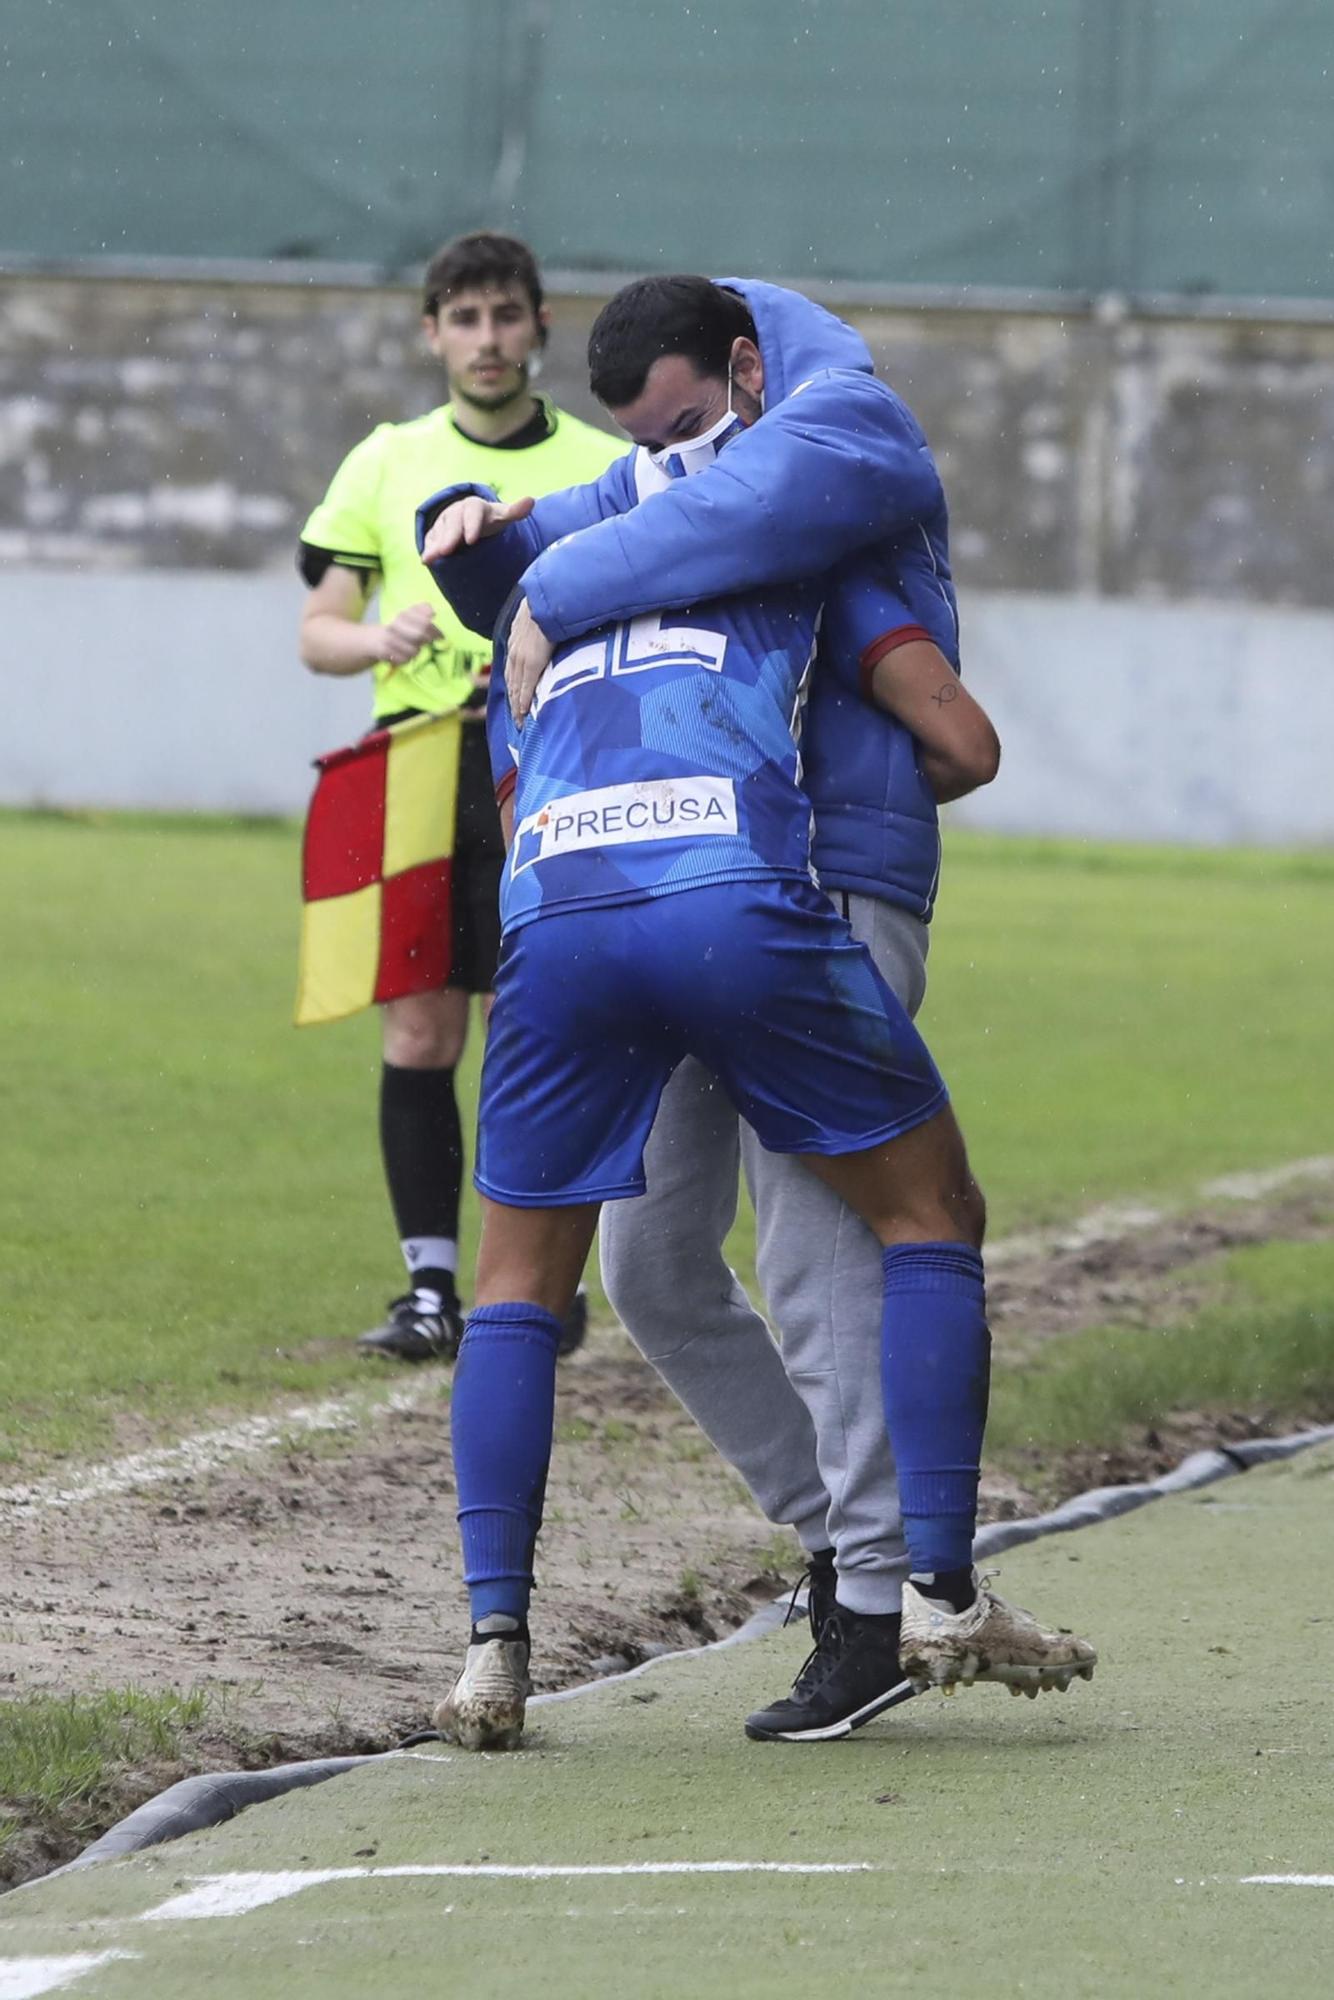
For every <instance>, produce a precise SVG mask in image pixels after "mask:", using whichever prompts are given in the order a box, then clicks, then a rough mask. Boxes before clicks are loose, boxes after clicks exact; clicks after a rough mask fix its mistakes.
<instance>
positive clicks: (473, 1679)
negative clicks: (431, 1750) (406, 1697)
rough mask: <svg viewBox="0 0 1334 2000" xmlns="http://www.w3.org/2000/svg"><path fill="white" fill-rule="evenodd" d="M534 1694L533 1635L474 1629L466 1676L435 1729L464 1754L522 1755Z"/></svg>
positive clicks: (441, 1710)
mask: <svg viewBox="0 0 1334 2000" xmlns="http://www.w3.org/2000/svg"><path fill="white" fill-rule="evenodd" d="M531 1692H532V1684H531V1682H530V1681H529V1679H528V1634H527V1632H526V1631H524V1630H523V1629H522V1628H520V1629H518V1630H516V1631H510V1632H506V1633H504V1634H501V1635H495V1634H484V1633H481V1632H479V1631H478V1630H477V1629H476V1627H474V1629H473V1634H472V1638H471V1639H470V1641H469V1643H468V1656H467V1658H466V1660H465V1661H464V1663H463V1672H462V1673H461V1674H460V1675H459V1677H458V1679H457V1680H456V1681H455V1683H454V1685H453V1687H452V1688H451V1689H450V1691H449V1693H448V1694H447V1695H446V1696H445V1698H444V1700H443V1701H442V1702H441V1703H440V1705H439V1707H438V1708H437V1709H436V1711H435V1726H436V1728H437V1729H438V1730H439V1731H440V1734H441V1735H442V1736H443V1737H444V1739H445V1741H446V1743H457V1744H458V1745H459V1746H460V1748H461V1749H464V1750H517V1749H518V1747H519V1740H520V1738H521V1737H522V1735H523V1718H524V1710H525V1708H526V1706H527V1702H528V1696H529V1695H530V1694H531Z"/></svg>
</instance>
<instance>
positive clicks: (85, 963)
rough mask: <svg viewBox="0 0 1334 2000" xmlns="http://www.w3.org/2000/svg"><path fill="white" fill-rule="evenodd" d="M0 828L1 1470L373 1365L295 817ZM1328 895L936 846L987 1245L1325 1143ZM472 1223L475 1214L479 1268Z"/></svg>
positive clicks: (372, 1289) (1195, 861) (1118, 860)
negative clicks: (295, 1004) (302, 993)
mask: <svg viewBox="0 0 1334 2000" xmlns="http://www.w3.org/2000/svg"><path fill="white" fill-rule="evenodd" d="M0 822H2V823H0V838H3V841H4V844H5V849H6V879H7V882H8V884H10V885H11V901H10V909H9V916H10V923H9V937H10V948H9V952H8V957H7V963H6V1006H5V1010H4V1016H3V1021H0V1116H2V1117H3V1119H4V1122H5V1129H6V1131H7V1132H8V1133H9V1134H10V1135H11V1139H10V1144H9V1145H8V1146H7V1147H6V1148H5V1149H4V1153H3V1156H2V1157H0V1203H3V1206H4V1209H5V1213H6V1217H7V1224H8V1233H7V1242H6V1249H5V1266H6V1268H5V1291H6V1327H7V1332H8V1335H9V1337H8V1339H7V1340H6V1341H5V1343H4V1344H3V1348H2V1349H0V1404H2V1405H3V1407H4V1409H5V1412H6V1421H5V1425H4V1429H3V1434H2V1435H0V1450H4V1449H7V1450H8V1452H9V1453H10V1455H11V1456H18V1457H21V1458H22V1459H23V1460H24V1461H25V1464H27V1463H32V1462H37V1461H40V1459H41V1458H42V1457H43V1456H44V1455H46V1454H48V1453H50V1452H52V1451H60V1450H63V1451H76V1452H88V1451H98V1452H101V1451H105V1450H108V1449H111V1448H112V1447H113V1446H114V1445H116V1444H118V1443H120V1444H123V1443H127V1442H133V1443H137V1442H139V1441H140V1440H141V1439H142V1437H143V1435H144V1432H145V1431H148V1432H149V1433H157V1434H161V1433H163V1432H168V1431H170V1430H172V1429H182V1428H194V1427H197V1426H198V1425H199V1424H200V1423H202V1422H203V1421H205V1420H207V1419H211V1418H212V1417H213V1416H214V1415H216V1414H217V1413H219V1412H223V1411H227V1410H238V1409H239V1410H246V1409H253V1408H256V1407H265V1406H267V1405H268V1404H270V1403H271V1402H272V1401H273V1399H274V1398H275V1397H277V1396H280V1395H284V1394H296V1395H299V1396H302V1397H309V1396H313V1395H319V1394H321V1393H324V1392H327V1391H328V1390H330V1389H334V1388H338V1387H341V1386H345V1385H347V1384H349V1383H350V1382H352V1381H354V1380H356V1379H359V1377H362V1376H364V1364H362V1363H360V1362H359V1361H358V1359H357V1357H356V1356H355V1354H354V1351H353V1348H352V1337H353V1336H354V1335H355V1334H356V1333H357V1332H359V1331H360V1330H361V1329H362V1328H363V1327H365V1326H368V1325H370V1324H372V1323H373V1322H374V1321H375V1320H376V1319H377V1318H378V1317H379V1315H380V1312H381V1310H382V1308H383V1305H384V1302H385V1300H386V1299H387V1298H388V1297H389V1296H390V1294H391V1293H392V1292H394V1291H397V1290H398V1289H399V1288H400V1287H401V1285H402V1283H403V1278H402V1273H401V1266H400V1265H399V1262H398V1253H397V1247H396V1245H395V1242H394V1238H393V1229H392V1224H391V1222H390V1220H389V1217H388V1213H387V1207H386V1201H385V1195H384V1190H383V1186H382V1183H381V1175H380V1168H379V1160H378V1151H377V1144H376V1137H375V1117H376V1090H377V1077H378V1070H379V1050H378V1036H377V1031H376V1025H375V1023H374V1021H373V1020H372V1019H371V1018H370V1017H369V1016H365V1017H361V1018H359V1019H356V1020H354V1021H351V1022H348V1023H344V1024H340V1025H338V1026H335V1027H330V1028H318V1029H307V1030H304V1031H302V1032H300V1033H298V1032H297V1031H296V1030H294V1029H293V1028H292V1027H291V1026H290V1019H291V1005H292V988H293V978H294V954H295V940H296V925H297V907H296V897H297V879H298V836H297V831H296V829H295V828H293V827H291V826H287V825H281V824H276V823H268V824H264V823H261V824H258V825H248V826H247V825H242V826H235V825H227V824H225V823H220V822H214V821H199V822H190V821H182V820H181V819H179V818H175V819H166V820H163V821H154V820H151V819H144V818H142V817H136V818H128V819H125V820H121V819H117V818H115V817H105V816H103V817H98V818H89V819H73V818H59V817H53V816H22V815H13V814H9V815H2V816H0ZM1332 877H1334V862H1331V861H1330V860H1329V859H1328V857H1316V856H1296V857H1292V856H1286V855H1283V854H1275V855H1270V854H1237V855H1232V854H1229V855H1206V856H1201V855H1196V854H1192V853H1183V854H1170V853H1165V852H1163V851H1160V850H1152V849H1150V850H1137V849H1114V848H1102V847H1099V848H1087V849H1076V850H1072V849H1071V848H1069V847H1068V846H1061V845H1053V846H1051V847H1047V846H1044V845H1041V844H1036V843H1031V842H1015V843H1008V842H1004V841H998V840H980V839H978V838H976V837H972V836H968V837H964V836H951V837H950V838H949V839H948V840H947V851H946V867H945V889H944V894H943V897H942V903H941V910H940V915H939V917H938V920H937V923H936V925H935V926H934V933H933V944H932V955H931V981H932V983H931V992H930V994H929V996H928V1000H927V1005H926V1009H925V1012H924V1015H923V1021H924V1025H925V1027H926V1030H927V1033H928V1036H929V1038H930V1039H931V1041H932V1044H933V1047H934V1048H935V1050H936V1052H937V1054H938V1055H939V1057H940V1060H941V1063H942V1066H943V1067H944V1069H945V1072H946V1074H947V1076H948V1077H949V1079H950V1082H951V1085H952V1088H953V1090H954V1093H955V1098H956V1102H957V1104H958V1107H959V1111H960V1114H961V1116H962V1119H963V1122H964V1125H965V1128H966V1130H967V1133H968V1137H969V1142H970V1147H971V1151H972V1156H973V1160H974V1164H975V1167H976V1169H977V1171H978V1172H979V1174H980V1176H981V1178H982V1180H983V1182H984V1184H985V1186H986V1188H987V1192H988V1196H989V1199H990V1203H991V1214H992V1229H993V1234H1004V1233H1005V1232H1006V1231H1008V1230H1009V1229H1012V1228H1014V1227H1016V1226H1018V1225H1020V1224H1021V1223H1027V1222H1030V1221H1035V1220H1042V1219H1047V1218H1050V1217H1053V1216H1070V1215H1074V1214H1077V1213H1080V1212H1081V1211H1083V1210H1084V1209H1085V1208H1086V1207H1087V1206H1089V1205H1090V1204H1091V1203H1092V1202H1095V1201H1098V1200H1102V1199H1105V1198H1111V1197H1116V1198H1126V1197H1128V1198H1132V1199H1138V1198H1143V1197H1148V1198H1151V1199H1155V1200H1157V1199H1168V1200H1172V1199H1178V1198H1183V1197H1186V1196H1189V1195H1190V1194H1191V1193H1192V1192H1193V1190H1194V1189H1195V1188H1196V1186H1198V1184H1199V1182H1200V1181H1201V1179H1202V1178H1206V1177H1207V1176H1208V1175H1210V1174H1214V1173H1222V1172H1225V1171H1230V1170H1238V1169H1247V1168H1253V1167H1263V1166H1265V1165H1268V1164H1272V1163H1274V1162H1277V1161H1281V1160H1286V1159H1291V1158H1295V1157H1300V1156H1302V1155H1307V1154H1311V1153H1314V1152H1319V1151H1323V1150H1325V1149H1326V1148H1327V1146H1328V1123H1327V1117H1326V1111H1325V1105H1324V1103H1323V1100H1322V1097H1321V1093H1320V1092H1319V1091H1317V1090H1316V1089H1314V1088H1313V1087H1312V1081H1311V1080H1312V1077H1313V1076H1314V1075H1315V1074H1316V1073H1317V1071H1318V1066H1319V1065H1320V1064H1321V1063H1322V1062H1323V1060H1324V1045H1325V1026H1324V1014H1325V1011H1326V1005H1325V996H1326V995H1327V994H1328V992H1329V990H1330V988H1331V985H1332V984H1334V926H1331V925H1329V923H1328V922H1327V921H1326V916H1327V905H1328V895H1329V884H1330V880H1331V878H1332ZM1257 939H1262V940H1263V949H1257V948H1256V947H1255V943H1254V941H1255V940H1257ZM476 1055H477V1047H476V1038H475V1037H474V1042H473V1048H472V1051H471V1054H470V1057H469V1059H468V1061H466V1062H465V1065H464V1069H463V1072H462V1084H463V1090H464V1094H465V1099H467V1100H468V1104H470V1103H471V1101H472V1093H473V1092H474V1091H475V1078H476ZM469 1117H470V1111H469V1109H468V1108H466V1106H465V1119H467V1118H469ZM475 1222H476V1215H475V1203H474V1202H473V1200H472V1197H471V1194H469V1195H468V1197H467V1199H466V1201H465V1212H464V1232H463V1233H464V1246H463V1259H462V1261H463V1268H464V1272H465V1281H466V1274H467V1271H468V1268H469V1265H470V1261H471V1256H472V1249H473V1244H474V1241H475ZM733 1254H734V1257H735V1260H736V1262H737V1264H738V1267H739V1268H741V1269H742V1270H743V1271H745V1270H747V1269H748V1267H749V1263H750V1257H751V1240H750V1237H749V1234H748V1232H747V1230H746V1228H745V1226H744V1224H743V1225H742V1227H741V1228H740V1229H739V1231H738V1234H737V1236H736V1238H735V1239H734V1252H733ZM117 1426H119V1428H117ZM127 1426H128V1436H127V1435H126V1427H127Z"/></svg>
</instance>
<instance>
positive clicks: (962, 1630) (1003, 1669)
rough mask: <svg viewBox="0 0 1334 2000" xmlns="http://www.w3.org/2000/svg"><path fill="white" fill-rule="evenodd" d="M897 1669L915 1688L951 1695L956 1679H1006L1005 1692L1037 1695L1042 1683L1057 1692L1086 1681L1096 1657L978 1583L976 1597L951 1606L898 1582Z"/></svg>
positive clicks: (965, 1681) (966, 1683)
mask: <svg viewBox="0 0 1334 2000" xmlns="http://www.w3.org/2000/svg"><path fill="white" fill-rule="evenodd" d="M899 1657H900V1659H901V1660H902V1662H903V1671H904V1673H905V1674H906V1675H907V1676H908V1679H909V1680H910V1681H911V1682H912V1684H913V1686H914V1687H915V1688H916V1689H917V1690H918V1692H919V1693H920V1692H921V1691H923V1690H924V1689H926V1688H929V1687H938V1688H943V1689H944V1690H945V1691H946V1693H950V1692H951V1691H952V1690H953V1689H954V1688H955V1687H957V1686H958V1685H959V1684H960V1682H962V1683H963V1685H964V1686H965V1687H968V1686H971V1684H972V1683H973V1682H974V1681H1004V1682H1005V1684H1006V1686H1007V1687H1008V1688H1009V1690H1010V1693H1011V1694H1027V1695H1032V1696H1034V1697H1035V1698H1036V1696H1037V1695H1039V1694H1040V1693H1041V1692H1042V1690H1043V1689H1044V1688H1059V1689H1060V1690H1061V1691H1062V1693H1064V1691H1065V1690H1066V1688H1068V1687H1069V1685H1070V1683H1071V1681H1072V1680H1073V1679H1074V1677H1075V1675H1076V1674H1078V1675H1079V1677H1080V1679H1081V1680H1086V1681H1091V1680H1092V1679H1093V1669H1094V1667H1095V1666H1096V1665H1097V1664H1098V1656H1097V1654H1096V1653H1095V1652H1094V1650H1093V1648H1092V1646H1090V1645H1089V1643H1088V1641H1087V1640H1086V1639H1077V1638H1076V1637H1075V1636H1074V1634H1073V1633H1072V1632H1045V1631H1044V1630H1043V1629H1042V1627H1041V1626H1040V1625H1039V1624H1038V1622H1037V1620H1036V1618H1032V1617H1030V1615H1029V1614H1028V1612H1027V1611H1021V1610H1020V1609H1019V1608H1018V1606H1017V1605H1014V1604H1007V1603H1006V1602H1005V1599H1004V1598H1003V1597H997V1596H995V1595H994V1594H993V1593H992V1592H991V1591H990V1590H988V1589H987V1586H986V1583H985V1582H984V1581H983V1582H979V1584H978V1586H977V1598H976V1601H975V1602H974V1603H972V1604H970V1605H969V1607H968V1609H967V1610H966V1611H951V1610H950V1609H949V1608H948V1607H947V1606H945V1605H942V1604H939V1603H937V1602H936V1601H935V1600H934V1599H932V1598H929V1597H926V1596H924V1595H923V1594H922V1592H921V1591H920V1590H919V1589H918V1588H917V1586H916V1585H915V1584H913V1583H906V1584H905V1585H904V1586H903V1631H902V1635H901V1637H900V1640H899Z"/></svg>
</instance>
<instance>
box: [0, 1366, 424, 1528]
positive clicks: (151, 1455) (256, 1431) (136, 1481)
mask: <svg viewBox="0 0 1334 2000" xmlns="http://www.w3.org/2000/svg"><path fill="white" fill-rule="evenodd" d="M435 1386H436V1385H435V1384H434V1383H432V1382H420V1383H417V1384H415V1385H414V1386H413V1387H412V1388H410V1389H396V1390H395V1391H394V1392H393V1394H392V1395H390V1396H385V1397H383V1398H380V1399H378V1400H376V1401H369V1400H368V1399H367V1397H366V1396H365V1395H364V1394H363V1395H353V1396H330V1397H328V1398H326V1400H325V1401H324V1402H322V1403H304V1404H300V1405H298V1407H297V1408H296V1409H292V1410H283V1411H281V1412H280V1413H279V1414H278V1415H276V1416H272V1417H243V1418H242V1419H241V1420H240V1422H239V1423H235V1424H229V1425H228V1426H227V1428H226V1429H225V1430H216V1431H201V1432H199V1434H198V1435H197V1436H195V1437H191V1438H183V1439H182V1440H181V1442H180V1444H173V1445H164V1446H163V1447H162V1448H161V1449H160V1450H158V1451H138V1452H133V1453H131V1455H130V1456H129V1457H128V1458H112V1459H108V1460H107V1461H106V1463H105V1464H103V1465H90V1466H88V1467H87V1468H86V1469H85V1470H84V1471H82V1472H76V1473H74V1474H73V1475H72V1476H67V1477H66V1479H65V1480H64V1481H61V1480H56V1479H40V1480H35V1481H34V1482H33V1483H32V1484H31V1485H29V1486H0V1503H7V1504H8V1505H9V1506H11V1507H31V1508H47V1507H77V1506H79V1505H80V1504H81V1503H82V1502H83V1501H85V1500H104V1499H107V1498H108V1497H109V1496H110V1495H112V1494H113V1493H128V1492H130V1491H131V1490H132V1489H133V1488H134V1487H136V1486H156V1485H160V1484H161V1482H162V1481H163V1480H164V1479H177V1478H180V1477H182V1476H185V1477H192V1476H193V1477H197V1476H199V1475H200V1474H202V1473H207V1472H212V1471H214V1470H215V1468H216V1467H217V1466H219V1465H221V1464H223V1463H224V1462H225V1461H226V1460H227V1459H231V1458H243V1457H245V1456H246V1454H247V1453H249V1452H254V1451H267V1450H269V1449H270V1448H271V1447H272V1446H274V1445H280V1444H282V1443H284V1442H285V1440H286V1439H288V1438H289V1437H292V1436H293V1435H294V1434H299V1433H301V1432H302V1431H337V1430H347V1429H350V1428H352V1427H353V1426H355V1425H356V1423H357V1422H358V1421H359V1419H361V1418H362V1417H364V1416H366V1415H367V1414H370V1415H372V1416H378V1415H380V1414H382V1413H383V1412H385V1411H394V1410H411V1409H415V1408H416V1406H417V1405H418V1404H419V1403H422V1402H425V1401H426V1400H427V1398H428V1397H429V1396H430V1395H431V1394H432V1393H433V1391H434V1389H435Z"/></svg>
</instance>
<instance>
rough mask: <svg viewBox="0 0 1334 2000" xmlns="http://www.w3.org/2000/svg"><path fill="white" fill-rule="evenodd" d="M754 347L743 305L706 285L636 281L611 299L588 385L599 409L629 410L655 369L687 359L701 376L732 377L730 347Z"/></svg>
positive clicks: (601, 319)
mask: <svg viewBox="0 0 1334 2000" xmlns="http://www.w3.org/2000/svg"><path fill="white" fill-rule="evenodd" d="M738 339H746V340H755V339H756V334H755V322H754V320H753V319H752V318H751V316H750V310H749V308H748V307H747V305H746V302H745V300H744V299H742V298H739V297H738V295H737V294H736V293H735V292H728V291H724V289H723V287H722V286H721V285H715V284H713V283H712V282H711V281H710V280H709V279H708V278H692V277H683V276H676V277H670V278H636V279H635V281H634V283H633V284H629V285H624V286H622V288H621V290H620V291H619V292H617V294H616V296H615V298H613V299H608V301H607V303H606V305H605V306H603V308H602V311H601V312H600V313H599V314H598V316H597V318H596V319H595V320H594V322H593V330H592V332H591V333H590V334H589V336H588V383H589V387H590V388H591V389H592V391H593V394H594V395H595V396H596V397H597V399H598V401H599V402H600V403H605V404H607V406H608V408H610V409H613V410H619V409H624V407H625V405H626V404H627V403H633V402H634V401H635V399H636V397H637V396H639V395H641V394H642V393H643V388H644V382H645V380H646V378H647V376H648V371H649V369H650V368H651V367H652V366H653V364H654V362H655V361H657V360H659V359H660V358H661V357H662V356H663V355H664V354H684V355H685V356H686V358H687V360H690V361H693V362H694V364H695V366H696V368H697V369H698V370H699V373H700V374H701V375H713V376H719V375H726V373H727V366H728V363H729V361H730V360H731V358H732V344H733V342H734V341H736V340H738Z"/></svg>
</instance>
